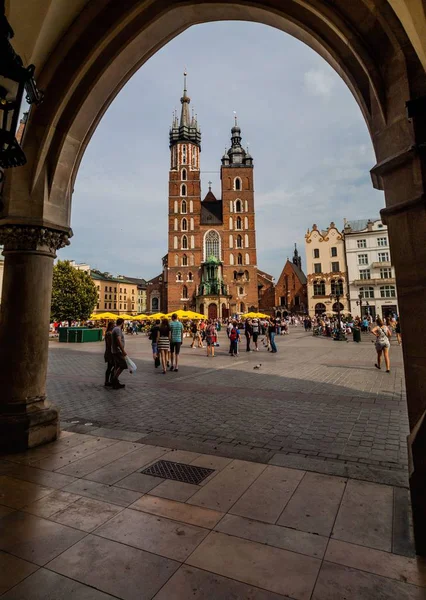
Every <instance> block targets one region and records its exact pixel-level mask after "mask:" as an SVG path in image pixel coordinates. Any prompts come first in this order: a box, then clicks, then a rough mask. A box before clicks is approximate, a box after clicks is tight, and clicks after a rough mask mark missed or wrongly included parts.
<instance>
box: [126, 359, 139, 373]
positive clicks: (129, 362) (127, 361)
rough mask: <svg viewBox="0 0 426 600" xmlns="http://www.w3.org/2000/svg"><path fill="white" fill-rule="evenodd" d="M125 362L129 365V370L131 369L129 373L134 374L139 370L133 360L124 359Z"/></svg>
mask: <svg viewBox="0 0 426 600" xmlns="http://www.w3.org/2000/svg"><path fill="white" fill-rule="evenodd" d="M124 360H125V361H126V363H127V368H128V369H129V373H134V372H135V371H136V369H137V366H136V365H135V363H134V362H133V361H132V359H131V358H129V357H128V356H125V357H124Z"/></svg>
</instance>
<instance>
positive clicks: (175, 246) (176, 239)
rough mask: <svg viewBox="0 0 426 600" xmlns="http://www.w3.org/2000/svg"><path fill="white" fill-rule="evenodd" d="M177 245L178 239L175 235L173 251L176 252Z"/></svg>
mask: <svg viewBox="0 0 426 600" xmlns="http://www.w3.org/2000/svg"><path fill="white" fill-rule="evenodd" d="M178 243H179V242H178V237H177V235H175V237H174V238H173V247H174V249H175V250H177V249H178V247H179V246H178Z"/></svg>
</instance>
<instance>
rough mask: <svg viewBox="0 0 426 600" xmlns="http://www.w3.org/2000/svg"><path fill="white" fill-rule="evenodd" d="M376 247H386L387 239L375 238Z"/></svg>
mask: <svg viewBox="0 0 426 600" xmlns="http://www.w3.org/2000/svg"><path fill="white" fill-rule="evenodd" d="M377 245H378V246H387V245H388V238H385V237H380V238H377Z"/></svg>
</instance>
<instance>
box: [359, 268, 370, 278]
mask: <svg viewBox="0 0 426 600" xmlns="http://www.w3.org/2000/svg"><path fill="white" fill-rule="evenodd" d="M359 278H360V279H371V275H370V269H360V270H359Z"/></svg>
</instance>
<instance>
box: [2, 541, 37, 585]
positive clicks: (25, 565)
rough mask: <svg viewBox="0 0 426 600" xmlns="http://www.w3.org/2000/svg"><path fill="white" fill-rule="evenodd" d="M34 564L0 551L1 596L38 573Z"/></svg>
mask: <svg viewBox="0 0 426 600" xmlns="http://www.w3.org/2000/svg"><path fill="white" fill-rule="evenodd" d="M38 568H39V567H38V566H37V565H35V564H33V563H30V562H27V561H26V560H22V559H21V558H16V556H12V555H11V554H6V552H1V551H0V595H1V594H4V592H6V591H7V590H9V589H10V588H12V587H13V586H15V585H16V584H18V583H19V582H20V581H22V580H23V579H25V578H26V577H28V576H29V575H31V573H34V571H37V569H38Z"/></svg>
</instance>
